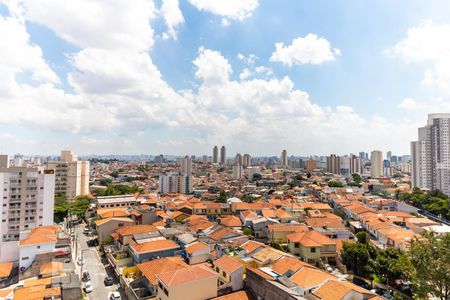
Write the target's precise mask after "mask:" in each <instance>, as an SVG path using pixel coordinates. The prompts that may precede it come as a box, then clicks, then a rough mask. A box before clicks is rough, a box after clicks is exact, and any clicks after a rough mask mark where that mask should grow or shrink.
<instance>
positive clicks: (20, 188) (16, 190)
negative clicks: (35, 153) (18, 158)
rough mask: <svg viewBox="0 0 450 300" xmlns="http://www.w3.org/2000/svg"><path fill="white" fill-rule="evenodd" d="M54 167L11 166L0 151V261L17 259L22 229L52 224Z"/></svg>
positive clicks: (6, 157)
mask: <svg viewBox="0 0 450 300" xmlns="http://www.w3.org/2000/svg"><path fill="white" fill-rule="evenodd" d="M54 199H55V170H44V169H43V168H42V167H40V168H27V167H10V166H9V158H8V156H7V155H0V215H1V216H2V223H1V224H2V225H1V226H0V241H1V242H0V261H16V260H18V259H19V242H18V240H19V235H20V232H21V231H24V230H29V229H32V228H35V227H39V226H47V225H53V206H54Z"/></svg>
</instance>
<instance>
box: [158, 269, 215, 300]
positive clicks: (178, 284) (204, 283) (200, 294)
mask: <svg viewBox="0 0 450 300" xmlns="http://www.w3.org/2000/svg"><path fill="white" fill-rule="evenodd" d="M156 278H157V279H158V298H159V299H161V300H169V299H170V300H186V299H189V300H203V299H210V298H214V297H217V282H218V281H217V280H218V278H219V275H218V274H217V273H216V272H214V271H213V270H211V269H208V268H207V267H200V266H194V267H190V268H185V269H180V270H175V271H170V272H166V273H161V274H157V275H156Z"/></svg>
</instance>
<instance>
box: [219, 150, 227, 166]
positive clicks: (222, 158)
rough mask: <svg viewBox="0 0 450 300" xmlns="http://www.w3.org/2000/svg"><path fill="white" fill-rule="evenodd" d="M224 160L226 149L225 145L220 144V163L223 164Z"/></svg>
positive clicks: (225, 158) (225, 159)
mask: <svg viewBox="0 0 450 300" xmlns="http://www.w3.org/2000/svg"><path fill="white" fill-rule="evenodd" d="M226 161H227V149H226V148H225V146H222V148H220V163H221V164H222V165H224V164H225V163H226Z"/></svg>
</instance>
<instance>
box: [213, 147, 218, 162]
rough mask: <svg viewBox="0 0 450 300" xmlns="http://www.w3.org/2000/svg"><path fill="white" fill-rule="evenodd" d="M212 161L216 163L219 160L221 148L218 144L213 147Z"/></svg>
mask: <svg viewBox="0 0 450 300" xmlns="http://www.w3.org/2000/svg"><path fill="white" fill-rule="evenodd" d="M212 162H213V163H215V164H217V163H218V162H219V148H218V147H217V146H214V148H213V156H212Z"/></svg>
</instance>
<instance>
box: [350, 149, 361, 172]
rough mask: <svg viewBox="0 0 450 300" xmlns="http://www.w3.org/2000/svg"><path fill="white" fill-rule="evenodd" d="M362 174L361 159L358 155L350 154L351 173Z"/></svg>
mask: <svg viewBox="0 0 450 300" xmlns="http://www.w3.org/2000/svg"><path fill="white" fill-rule="evenodd" d="M355 173H357V174H361V160H360V159H359V157H358V156H356V155H354V154H350V175H352V174H355Z"/></svg>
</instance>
